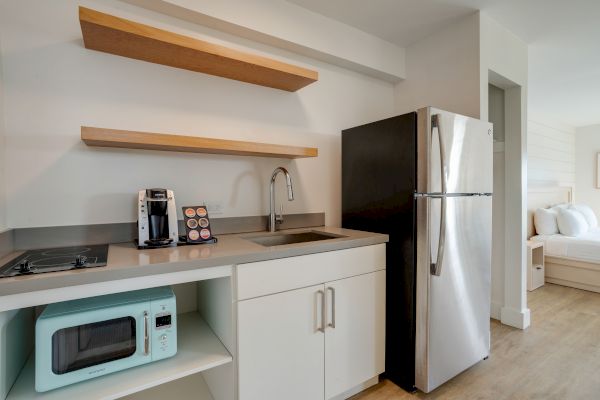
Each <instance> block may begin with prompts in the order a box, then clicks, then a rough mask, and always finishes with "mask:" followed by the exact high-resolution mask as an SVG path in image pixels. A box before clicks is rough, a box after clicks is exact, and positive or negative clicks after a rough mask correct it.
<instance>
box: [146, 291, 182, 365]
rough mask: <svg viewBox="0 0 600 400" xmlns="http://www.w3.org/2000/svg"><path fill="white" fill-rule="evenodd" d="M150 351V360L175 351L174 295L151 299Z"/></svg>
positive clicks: (158, 358) (169, 354) (175, 320)
mask: <svg viewBox="0 0 600 400" xmlns="http://www.w3.org/2000/svg"><path fill="white" fill-rule="evenodd" d="M151 309H152V320H151V321H152V322H151V325H150V329H151V335H150V337H151V340H152V342H151V343H150V349H151V350H150V352H151V354H152V360H153V361H154V360H161V359H163V358H169V357H172V356H174V355H175V354H176V353H177V311H176V308H175V297H172V298H167V299H158V300H153V301H152V304H151Z"/></svg>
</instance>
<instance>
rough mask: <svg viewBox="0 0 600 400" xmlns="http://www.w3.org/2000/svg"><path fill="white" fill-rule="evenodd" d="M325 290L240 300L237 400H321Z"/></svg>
mask: <svg viewBox="0 0 600 400" xmlns="http://www.w3.org/2000/svg"><path fill="white" fill-rule="evenodd" d="M323 302H324V286H323V285H317V286H311V287H307V288H303V289H297V290H291V291H289V292H283V293H278V294H273V295H270V296H264V297H258V298H255V299H250V300H244V301H240V302H238V365H239V370H238V378H239V380H238V381H239V399H240V400H282V399H286V400H320V399H323V397H324V393H325V389H324V380H323V376H324V373H325V366H324V358H323V354H324V351H325V349H324V345H325V339H324V334H323V332H322V328H323V324H324V321H323V318H322V310H323V307H322V305H323Z"/></svg>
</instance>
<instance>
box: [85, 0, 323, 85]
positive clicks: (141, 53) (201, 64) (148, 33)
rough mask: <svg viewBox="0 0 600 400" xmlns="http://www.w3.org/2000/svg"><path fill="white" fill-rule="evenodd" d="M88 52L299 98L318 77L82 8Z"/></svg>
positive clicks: (305, 70)
mask: <svg viewBox="0 0 600 400" xmlns="http://www.w3.org/2000/svg"><path fill="white" fill-rule="evenodd" d="M79 22H80V24H81V32H82V34H83V42H84V44H85V47H86V48H88V49H92V50H99V51H103V52H106V53H111V54H116V55H120V56H124V57H129V58H135V59H138V60H144V61H149V62H152V63H156V64H162V65H168V66H171V67H176V68H183V69H187V70H191V71H196V72H203V73H206V74H211V75H217V76H221V77H224V78H229V79H235V80H238V81H243V82H248V83H254V84H257V85H262V86H267V87H271V88H275V89H282V90H287V91H289V92H295V91H296V90H298V89H301V88H303V87H304V86H306V85H309V84H311V83H313V82H316V81H317V80H318V79H319V73H318V72H317V71H313V70H310V69H306V68H302V67H299V66H296V65H292V64H287V63H284V62H281V61H277V60H273V59H270V58H267V57H262V56H258V55H254V54H249V53H244V52H241V51H238V50H234V49H230V48H227V47H224V46H220V45H217V44H212V43H208V42H205V41H203V40H198V39H194V38H190V37H187V36H183V35H179V34H177V33H173V32H168V31H165V30H162V29H158V28H154V27H152V26H149V25H144V24H140V23H138V22H134V21H130V20H127V19H123V18H119V17H115V16H113V15H110V14H105V13H101V12H99V11H95V10H91V9H89V8H85V7H79Z"/></svg>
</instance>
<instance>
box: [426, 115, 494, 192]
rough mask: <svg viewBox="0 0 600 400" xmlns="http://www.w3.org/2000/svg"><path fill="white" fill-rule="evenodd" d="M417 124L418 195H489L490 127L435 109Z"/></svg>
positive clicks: (490, 181)
mask: <svg viewBox="0 0 600 400" xmlns="http://www.w3.org/2000/svg"><path fill="white" fill-rule="evenodd" d="M418 120H419V123H418V139H417V141H418V152H419V155H418V160H419V161H418V168H417V174H418V187H417V191H418V192H420V193H442V192H445V193H492V190H493V177H492V165H493V164H492V163H493V141H494V140H493V132H492V124H490V123H489V122H483V121H480V120H477V119H473V118H469V117H465V116H463V115H458V114H454V113H450V112H447V111H442V110H438V109H435V108H424V109H421V110H419V111H418ZM488 172H489V173H488ZM444 183H445V185H444Z"/></svg>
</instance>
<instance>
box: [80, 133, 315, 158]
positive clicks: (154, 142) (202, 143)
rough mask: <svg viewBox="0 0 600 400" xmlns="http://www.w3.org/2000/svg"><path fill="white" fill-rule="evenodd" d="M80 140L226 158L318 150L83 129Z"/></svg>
mask: <svg viewBox="0 0 600 400" xmlns="http://www.w3.org/2000/svg"><path fill="white" fill-rule="evenodd" d="M81 140H83V141H84V142H85V143H86V144H87V145H88V146H99V147H119V148H125V149H144V150H159V151H181V152H187V153H208V154H227V155H236V156H254V157H275V158H305V157H317V156H318V154H319V149H317V148H316V147H299V146H288V145H281V144H269V143H257V142H243V141H240V140H226V139H211V138H204V137H197V136H183V135H167V134H164V133H151V132H135V131H123V130H119V129H104V128H93V127H89V126H82V127H81Z"/></svg>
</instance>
